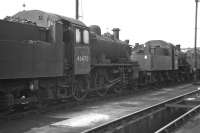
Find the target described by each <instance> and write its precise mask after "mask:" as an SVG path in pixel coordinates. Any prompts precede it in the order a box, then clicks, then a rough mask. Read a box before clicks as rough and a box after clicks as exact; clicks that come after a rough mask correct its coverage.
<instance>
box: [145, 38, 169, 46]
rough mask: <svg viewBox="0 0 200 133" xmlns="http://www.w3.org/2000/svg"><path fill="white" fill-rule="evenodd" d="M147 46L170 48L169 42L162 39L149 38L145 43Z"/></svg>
mask: <svg viewBox="0 0 200 133" xmlns="http://www.w3.org/2000/svg"><path fill="white" fill-rule="evenodd" d="M145 45H146V46H149V47H162V48H170V46H171V44H170V43H168V42H166V41H163V40H151V41H148V42H146V43H145Z"/></svg>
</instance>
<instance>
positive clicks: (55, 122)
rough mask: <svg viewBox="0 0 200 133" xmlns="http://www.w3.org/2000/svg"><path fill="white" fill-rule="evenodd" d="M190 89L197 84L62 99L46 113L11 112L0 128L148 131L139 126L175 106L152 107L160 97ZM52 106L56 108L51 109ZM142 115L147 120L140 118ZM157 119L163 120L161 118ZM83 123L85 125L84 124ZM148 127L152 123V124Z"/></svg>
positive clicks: (18, 132) (6, 130) (5, 131)
mask: <svg viewBox="0 0 200 133" xmlns="http://www.w3.org/2000/svg"><path fill="white" fill-rule="evenodd" d="M191 90H195V91H196V87H194V86H193V85H191V84H185V85H180V86H176V87H167V88H163V89H156V90H144V91H138V92H137V93H135V94H128V95H127V94H125V95H124V96H120V97H116V95H113V96H111V97H110V96H109V95H108V96H107V97H98V98H97V99H96V101H95V100H94V98H91V99H88V100H86V102H83V103H77V104H76V105H77V106H76V105H73V104H74V103H73V102H72V103H71V106H68V104H65V103H63V104H62V105H55V106H54V107H53V109H52V107H47V108H46V110H47V112H46V111H44V112H43V113H38V111H32V112H31V111H30V112H29V113H28V111H27V113H26V112H24V113H22V114H21V115H20V116H21V117H23V119H15V118H19V116H18V115H16V116H18V117H16V116H15V117H13V116H12V117H11V120H9V121H5V119H4V120H3V121H2V122H3V123H1V124H0V132H3V133H10V132H16V133H22V132H26V133H29V132H30V133H38V132H43V133H48V132H57V133H63V131H65V132H66V133H72V132H74V133H78V132H82V133H87V132H121V131H124V132H128V131H130V132H133V131H135V132H139V133H140V132H141V133H143V132H145V133H147V132H146V130H144V131H143V132H142V131H140V130H139V128H141V129H146V127H145V128H144V127H142V126H145V125H146V124H147V125H148V122H147V119H148V117H149V118H151V120H154V119H155V118H156V117H157V116H159V118H161V114H162V113H161V114H160V115H156V112H159V111H160V110H161V111H162V110H164V108H170V106H173V105H172V104H170V102H169V103H168V104H165V105H163V106H162V105H160V106H159V107H158V106H157V107H155V108H153V107H154V105H155V104H156V105H159V104H161V103H160V101H163V100H165V101H167V99H169V98H173V97H175V96H177V95H180V94H185V93H188V94H189V92H191ZM193 93H194V92H193ZM191 95H192V94H191ZM151 98H152V99H151ZM149 99H151V100H149ZM180 99H181V98H180ZM158 103H159V104H158ZM163 104H164V102H163ZM74 106H76V107H74ZM146 109H148V110H146ZM52 110H55V111H53V112H52ZM172 110H173V109H172ZM131 112H132V114H133V115H134V118H131V117H129V118H127V119H122V118H125V116H127V117H128V115H127V114H131ZM133 112H135V113H133ZM164 112H165V111H164ZM172 112H173V111H172ZM152 114H153V115H152ZM154 114H155V116H154ZM164 114H168V112H167V111H166V112H165V113H164ZM24 116H26V117H24ZM102 116H103V118H105V117H106V119H105V120H103V121H99V122H98V121H97V122H96V120H97V119H98V118H99V117H102ZM177 116H178V115H177ZM92 117H93V118H92ZM107 117H108V119H107ZM13 118H14V119H13ZM173 118H174V117H173ZM120 119H122V121H121V122H122V123H123V125H122V124H120ZM143 119H144V120H145V121H144V122H141V121H142V120H143ZM82 120H84V122H81V121H82ZM118 120H119V121H118ZM138 120H139V121H138ZM140 120H141V121H140ZM170 120H171V119H170ZM133 121H135V122H137V121H138V122H139V124H138V123H136V125H137V126H136V127H137V129H134V128H133V127H131V129H133V130H131V129H127V128H128V127H129V126H128V125H131V124H133ZM168 122H170V121H168ZM127 123H128V124H127ZM158 123H160V121H158ZM79 124H80V125H79ZM82 124H83V126H81V125H82ZM85 124H86V125H85ZM87 124H89V125H87ZM107 124H108V125H107ZM124 125H126V126H124ZM141 125H142V126H141ZM155 125H157V124H156V123H154V126H155ZM127 126H128V127H127ZM162 126H165V124H162ZM10 127H11V128H10ZM123 127H124V128H123ZM149 127H153V126H152V125H151V124H150V125H149ZM160 127H161V126H160ZM156 129H158V128H156ZM148 131H150V130H148Z"/></svg>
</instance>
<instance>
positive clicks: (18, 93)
mask: <svg viewBox="0 0 200 133" xmlns="http://www.w3.org/2000/svg"><path fill="white" fill-rule="evenodd" d="M0 28H1V31H0V107H1V109H5V108H8V107H13V106H16V105H22V104H27V103H39V104H43V103H45V102H46V101H49V100H58V99H66V98H69V97H72V96H73V97H74V98H75V99H77V100H82V99H84V98H85V97H86V95H87V94H88V92H90V91H96V92H97V94H98V95H100V96H103V95H105V94H106V93H107V91H108V90H109V89H112V90H113V91H114V92H116V93H120V92H121V89H122V88H123V87H125V86H127V85H128V84H131V83H133V82H132V81H134V80H135V79H137V76H138V70H139V69H138V68H139V66H138V64H137V62H132V61H130V58H129V57H130V54H131V53H130V50H131V47H130V46H129V45H128V44H127V43H126V42H123V41H120V40H119V38H118V36H119V34H118V32H116V30H117V31H118V29H114V33H115V34H114V38H113V37H110V38H109V37H105V36H102V35H101V33H100V34H99V32H96V31H100V28H99V27H98V26H91V27H90V28H88V27H87V26H86V25H85V24H84V23H82V22H81V21H79V20H75V19H71V18H67V17H63V16H59V15H56V14H51V13H46V12H43V11H39V10H30V11H22V12H19V13H17V14H15V15H14V16H12V17H7V18H6V19H5V20H0ZM113 50H115V51H114V52H113Z"/></svg>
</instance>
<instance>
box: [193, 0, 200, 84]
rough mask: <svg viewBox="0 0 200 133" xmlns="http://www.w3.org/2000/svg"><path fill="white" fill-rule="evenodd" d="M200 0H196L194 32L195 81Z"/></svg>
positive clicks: (195, 79)
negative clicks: (199, 6) (199, 4)
mask: <svg viewBox="0 0 200 133" xmlns="http://www.w3.org/2000/svg"><path fill="white" fill-rule="evenodd" d="M198 1H199V0H195V4H196V9H195V32H194V33H195V34H194V81H197V16H198Z"/></svg>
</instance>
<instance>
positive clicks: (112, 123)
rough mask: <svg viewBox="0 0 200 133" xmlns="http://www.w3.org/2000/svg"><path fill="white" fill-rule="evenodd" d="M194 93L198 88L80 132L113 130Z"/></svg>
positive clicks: (93, 132)
mask: <svg viewBox="0 0 200 133" xmlns="http://www.w3.org/2000/svg"><path fill="white" fill-rule="evenodd" d="M196 93H200V90H195V91H192V92H189V93H186V94H182V95H180V96H176V97H174V98H171V99H168V100H165V101H163V102H161V103H158V104H155V105H153V106H150V107H147V108H144V109H142V110H138V111H136V112H134V113H131V114H128V115H125V116H122V117H120V118H118V119H115V120H112V121H109V122H106V123H103V124H101V125H98V126H96V127H92V128H90V129H86V130H84V131H82V132H81V133H96V132H97V133H98V132H102V131H104V132H105V131H107V130H113V129H112V128H113V127H115V128H117V127H119V126H121V125H126V124H125V123H126V122H127V123H128V121H130V120H134V119H133V118H135V117H137V116H142V114H148V113H151V112H153V111H154V110H155V109H158V108H160V107H165V104H168V103H173V102H176V101H180V100H182V99H183V98H185V97H188V96H190V95H194V94H196ZM110 127H112V128H110Z"/></svg>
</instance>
